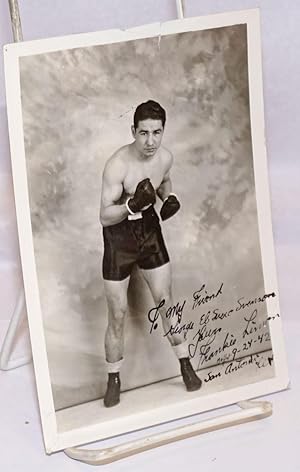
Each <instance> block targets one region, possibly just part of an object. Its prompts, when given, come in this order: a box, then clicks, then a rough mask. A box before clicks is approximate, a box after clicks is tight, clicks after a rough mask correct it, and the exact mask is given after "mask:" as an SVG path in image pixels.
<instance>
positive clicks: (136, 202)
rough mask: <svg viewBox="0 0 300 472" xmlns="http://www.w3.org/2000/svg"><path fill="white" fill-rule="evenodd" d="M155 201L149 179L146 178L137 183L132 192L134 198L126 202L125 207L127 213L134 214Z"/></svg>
mask: <svg viewBox="0 0 300 472" xmlns="http://www.w3.org/2000/svg"><path fill="white" fill-rule="evenodd" d="M155 200H156V196H155V190H154V188H153V185H152V184H151V182H150V179H149V178H147V179H144V180H142V181H141V182H139V184H138V185H137V187H136V190H135V192H134V196H133V197H132V198H129V199H128V200H127V202H126V206H127V209H128V211H129V213H131V214H134V213H137V212H138V211H141V210H142V209H143V208H144V207H145V206H147V205H153V204H154V203H155Z"/></svg>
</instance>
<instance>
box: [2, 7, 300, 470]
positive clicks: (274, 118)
mask: <svg viewBox="0 0 300 472" xmlns="http://www.w3.org/2000/svg"><path fill="white" fill-rule="evenodd" d="M19 2H20V8H21V15H22V22H23V33H24V38H25V39H35V38H43V37H50V36H55V35H61V34H69V33H78V32H85V31H95V30H101V29H107V28H128V27H132V26H137V25H142V24H145V23H151V22H157V21H166V20H171V19H175V18H176V5H175V0H147V1H145V2H143V3H142V2H140V1H139V0H123V1H122V0H118V1H117V0H114V1H112V0H101V2H100V1H99V0H98V1H97V0H76V1H75V0H65V1H64V2H61V1H58V0H52V1H50V0H43V1H40V0H19ZM185 4H186V9H185V13H186V16H196V15H201V14H209V13H215V12H223V11H230V10H237V9H244V8H255V7H257V6H258V7H260V10H261V23H262V47H263V59H264V63H263V70H264V91H265V115H266V141H267V151H268V158H269V172H270V185H271V200H272V214H273V227H274V239H275V251H276V257H277V269H278V279H279V290H280V300H281V315H282V319H283V323H284V331H285V336H286V344H287V352H288V358H289V367H290V377H291V380H292V389H291V390H289V391H286V392H283V393H279V394H275V395H272V396H270V397H269V398H268V399H270V400H271V401H273V405H274V414H273V416H272V417H271V418H269V419H267V420H263V421H260V422H255V423H253V424H248V425H242V426H239V427H236V428H235V429H231V430H225V431H220V432H216V433H211V434H209V435H206V436H202V437H198V438H197V437H196V438H193V439H189V440H185V441H182V442H180V443H177V444H176V443H175V444H172V445H169V446H164V447H163V448H160V449H157V450H153V451H150V452H146V453H143V454H140V455H138V456H136V457H132V458H129V459H125V460H123V461H122V462H119V463H115V464H112V465H109V466H102V470H131V471H133V470H144V471H146V470H149V471H150V470H155V469H158V470H161V469H163V468H167V467H168V468H170V469H171V470H172V471H177V470H178V471H179V470H182V468H186V467H187V464H189V465H190V467H191V469H194V468H195V469H196V468H197V469H198V468H200V467H201V468H203V469H205V470H206V471H210V470H213V471H217V470H231V471H240V470H244V471H245V472H247V471H250V470H251V471H252V470H253V469H254V468H256V469H258V470H264V469H265V470H272V471H279V470H282V469H283V468H285V469H286V470H288V471H289V472H294V471H299V470H300V457H299V454H298V451H297V446H298V444H299V433H300V414H299V407H298V405H297V396H299V391H300V386H299V383H300V377H299V367H300V366H299V363H300V362H299V353H298V352H299V351H298V344H299V343H298V339H299V335H300V323H299V321H298V300H297V298H298V287H299V282H300V277H299V271H298V267H299V265H300V251H299V240H300V237H299V236H300V224H299V214H300V212H299V207H300V203H299V202H300V198H299V197H300V192H299V175H300V163H299V158H298V154H299V150H298V149H299V146H298V135H299V130H300V118H299V116H300V115H299V97H300V92H299V83H300V80H299V79H300V77H299V75H300V56H299V50H300V33H299V21H300V2H299V1H298V0H288V1H286V2H275V1H274V0H273V1H272V0H260V1H259V0H256V1H252V0H239V1H238V0H226V1H221V0H220V1H215V0H205V1H204V0H203V1H200V0H186V1H185ZM0 41H1V45H3V44H5V43H8V42H12V34H11V28H10V20H9V11H8V2H7V1H6V0H1V3H0ZM0 190H1V198H0V295H1V302H2V303H1V308H2V309H1V312H0V343H1V342H2V339H3V338H4V335H5V331H6V328H7V326H8V321H9V319H10V316H11V314H12V310H13V307H14V304H15V301H16V298H17V295H18V291H19V289H20V287H21V269H20V262H19V253H18V241H17V232H16V223H15V210H14V203H13V191H12V181H11V167H10V156H9V146H8V136H7V123H6V109H5V91H4V78H3V64H2V61H1V64H0ZM23 331H24V332H25V334H26V336H27V332H26V329H25V330H23ZM25 339H26V338H25ZM24 344H25V345H24ZM26 344H28V343H26V342H25V343H23V345H22V343H21V346H19V347H18V348H17V351H18V352H19V353H20V352H24V351H26V349H28V346H26ZM0 400H1V403H0V418H1V426H0V444H1V449H0V450H1V453H0V468H1V470H3V471H4V470H5V471H6V470H12V471H19V470H20V471H21V470H22V471H24V470H25V471H26V470H28V471H29V470H30V471H37V470H40V469H41V468H43V469H44V470H45V472H46V471H48V470H49V471H50V470H51V471H53V470H64V471H65V470H66V471H67V470H88V468H89V466H87V465H83V464H79V463H76V462H73V461H71V460H70V459H68V458H67V457H65V455H64V454H63V453H58V454H55V455H53V456H50V457H48V456H46V455H45V454H44V450H43V443H42V438H41V428H40V424H39V414H38V407H37V401H36V395H35V386H34V377H33V373H32V367H31V366H28V367H23V368H20V369H18V370H15V371H11V372H8V373H5V372H0ZM26 421H27V422H28V424H26V423H25V422H26ZM193 421H194V419H193ZM175 424H176V423H175ZM175 424H174V423H172V425H167V426H164V427H162V429H167V428H170V427H174V426H175ZM146 434H147V433H146V432H141V433H136V435H140V436H145V435H146ZM132 436H133V435H130V437H123V438H120V441H124V440H128V439H130V438H131V437H132Z"/></svg>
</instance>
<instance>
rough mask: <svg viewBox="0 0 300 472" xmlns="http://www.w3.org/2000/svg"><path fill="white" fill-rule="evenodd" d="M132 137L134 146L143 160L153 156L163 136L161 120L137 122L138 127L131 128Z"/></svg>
mask: <svg viewBox="0 0 300 472" xmlns="http://www.w3.org/2000/svg"><path fill="white" fill-rule="evenodd" d="M131 130H132V135H133V137H134V139H135V146H136V148H137V150H138V152H139V154H140V156H142V157H144V158H150V157H152V156H154V154H155V153H156V151H157V150H158V148H159V147H160V144H161V140H162V137H163V134H164V128H163V125H162V122H161V120H152V119H151V118H149V119H147V120H141V121H139V122H138V127H137V128H136V129H135V128H134V126H132V128H131Z"/></svg>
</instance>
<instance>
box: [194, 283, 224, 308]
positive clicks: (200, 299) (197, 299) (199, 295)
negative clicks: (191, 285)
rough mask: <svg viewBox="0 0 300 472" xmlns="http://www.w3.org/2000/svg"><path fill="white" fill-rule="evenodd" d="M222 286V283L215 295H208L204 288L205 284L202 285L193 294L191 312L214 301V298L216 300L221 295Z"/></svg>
mask: <svg viewBox="0 0 300 472" xmlns="http://www.w3.org/2000/svg"><path fill="white" fill-rule="evenodd" d="M223 285H224V283H223V282H222V283H221V285H220V288H219V289H218V290H217V291H216V292H215V293H214V292H213V293H208V291H207V290H206V288H205V284H203V285H202V287H201V288H200V289H199V290H197V291H196V292H194V293H193V299H194V302H193V310H194V309H195V308H196V307H197V306H200V305H204V304H205V303H208V302H210V301H211V300H214V299H215V298H218V297H219V296H220V295H222V289H223Z"/></svg>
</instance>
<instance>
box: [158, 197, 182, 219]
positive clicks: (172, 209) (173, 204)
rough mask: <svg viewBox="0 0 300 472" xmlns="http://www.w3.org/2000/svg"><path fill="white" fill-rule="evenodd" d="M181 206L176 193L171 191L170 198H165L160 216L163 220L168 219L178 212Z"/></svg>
mask: <svg viewBox="0 0 300 472" xmlns="http://www.w3.org/2000/svg"><path fill="white" fill-rule="evenodd" d="M179 208H180V203H179V201H178V199H177V197H176V195H174V193H170V195H169V196H168V198H166V199H165V200H164V203H163V206H162V207H161V210H160V216H161V219H162V220H163V221H165V220H167V219H168V218H171V216H173V215H175V213H177V212H178V210H179Z"/></svg>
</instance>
